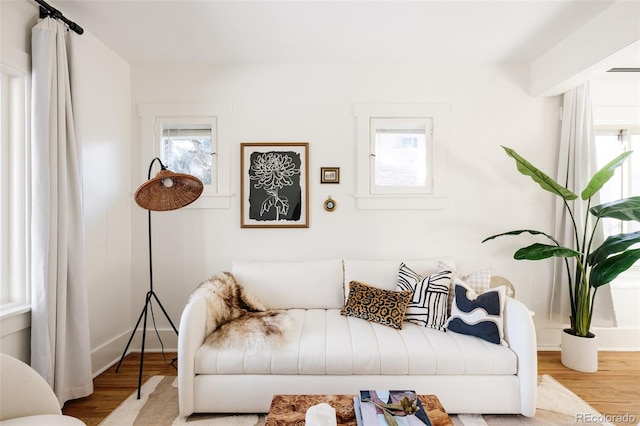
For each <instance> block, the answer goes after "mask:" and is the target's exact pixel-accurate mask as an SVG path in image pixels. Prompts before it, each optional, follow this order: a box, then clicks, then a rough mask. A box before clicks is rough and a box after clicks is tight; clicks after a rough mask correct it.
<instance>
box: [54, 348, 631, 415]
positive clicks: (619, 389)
mask: <svg viewBox="0 0 640 426" xmlns="http://www.w3.org/2000/svg"><path fill="white" fill-rule="evenodd" d="M175 356H176V354H175V353H170V354H166V355H165V358H164V359H163V356H162V355H161V354H158V353H147V354H145V356H144V369H143V383H144V381H146V380H147V379H148V378H149V377H151V376H153V375H165V376H169V375H176V374H177V371H176V369H175V368H174V367H173V366H171V365H168V364H169V363H170V362H171V360H172V359H173V358H174V357H175ZM139 360H140V355H139V354H131V355H129V356H128V357H127V358H126V359H125V360H124V362H123V364H122V366H121V367H120V371H119V372H118V373H116V372H115V366H112V367H111V368H109V369H108V370H107V371H105V372H104V373H103V374H101V375H100V376H98V377H96V379H95V380H94V393H93V395H91V396H89V397H87V398H82V399H78V400H74V401H69V402H67V403H66V404H65V406H64V408H63V412H64V413H65V414H68V415H70V416H74V417H78V418H80V419H82V420H83V421H84V422H85V423H86V424H87V425H89V426H92V425H98V424H99V423H100V422H101V421H102V420H103V419H104V418H105V417H106V416H107V415H108V414H109V413H110V412H111V411H113V410H114V409H115V408H116V407H117V406H118V405H119V404H120V403H121V402H122V401H124V400H125V399H126V398H127V397H128V396H129V395H131V394H132V393H133V392H135V391H136V390H137V388H138V371H139V370H138V369H139V365H140V364H139ZM538 373H539V374H550V375H551V376H553V378H554V379H556V380H557V381H558V382H560V383H562V384H563V385H564V386H565V387H567V388H569V389H570V390H571V391H573V392H574V393H575V394H576V395H578V396H579V397H581V398H582V399H584V400H585V401H587V402H588V403H589V404H590V405H591V406H592V407H594V408H595V409H596V410H598V411H599V412H600V413H602V414H605V415H607V416H610V417H614V416H621V418H622V416H625V415H627V417H629V416H633V417H634V418H635V422H633V423H632V424H633V425H636V424H637V423H638V422H640V352H600V354H599V365H598V372H597V373H580V372H577V371H573V370H570V369H568V368H566V367H564V366H563V365H562V364H561V363H560V353H559V352H538ZM615 423H616V424H618V425H624V424H629V423H623V422H615ZM123 426H125V425H123Z"/></svg>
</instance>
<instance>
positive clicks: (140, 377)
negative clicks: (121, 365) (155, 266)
mask: <svg viewBox="0 0 640 426" xmlns="http://www.w3.org/2000/svg"><path fill="white" fill-rule="evenodd" d="M152 294H153V292H151V291H150V292H148V293H147V297H146V299H147V301H146V303H145V305H144V306H145V309H144V327H142V351H141V352H140V372H139V373H138V399H140V390H141V388H142V365H143V364H144V343H145V342H146V340H147V306H149V304H150V303H151V295H152Z"/></svg>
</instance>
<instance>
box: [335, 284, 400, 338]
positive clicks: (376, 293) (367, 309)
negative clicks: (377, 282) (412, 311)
mask: <svg viewBox="0 0 640 426" xmlns="http://www.w3.org/2000/svg"><path fill="white" fill-rule="evenodd" d="M412 295H413V292H412V291H390V290H382V289H379V288H376V287H372V286H370V285H368V284H364V283H361V282H358V281H351V282H350V283H349V298H348V299H347V303H345V305H344V307H343V308H342V310H341V311H340V313H341V314H342V315H346V316H350V317H356V318H361V319H364V320H367V321H372V322H377V323H379V324H382V325H386V326H389V327H393V328H397V329H401V328H402V321H404V315H405V312H406V311H407V306H409V302H410V301H411V296H412Z"/></svg>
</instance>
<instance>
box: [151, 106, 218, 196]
mask: <svg viewBox="0 0 640 426" xmlns="http://www.w3.org/2000/svg"><path fill="white" fill-rule="evenodd" d="M215 122H216V119H215V117H206V118H202V119H198V118H195V119H191V120H189V119H186V118H173V119H165V118H159V119H157V120H156V137H158V138H159V139H160V140H159V144H160V150H159V151H160V159H161V160H162V162H163V163H164V165H165V166H167V167H168V168H169V169H170V170H172V171H174V172H176V173H186V174H189V175H193V176H195V177H197V178H198V179H200V180H201V181H202V183H203V184H204V187H205V190H204V194H205V195H215V194H216V193H217V190H216V189H217V185H218V182H217V177H216V176H214V171H216V170H217V168H218V167H217V166H218V165H217V162H216V161H215V159H216V158H217V154H216V150H215V147H216V139H215V135H216V129H215Z"/></svg>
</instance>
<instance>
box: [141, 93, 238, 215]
mask: <svg viewBox="0 0 640 426" xmlns="http://www.w3.org/2000/svg"><path fill="white" fill-rule="evenodd" d="M139 114H140V116H141V135H142V140H143V141H144V142H143V144H142V163H143V164H142V165H141V166H142V167H141V169H142V170H144V176H142V175H141V177H140V181H141V182H144V181H145V180H146V179H147V172H148V164H149V161H151V160H152V159H153V158H154V157H160V159H161V160H162V162H163V163H164V165H165V166H167V167H168V168H169V169H170V170H172V171H174V172H176V173H187V174H190V175H193V176H196V177H198V178H199V179H200V180H201V181H202V183H203V184H204V191H203V193H202V196H201V197H200V198H199V199H198V200H196V201H195V202H194V203H193V204H190V205H189V206H187V208H229V207H231V194H230V189H231V187H230V163H231V158H230V147H229V145H230V142H229V135H230V116H231V106H230V105H228V104H208V103H207V104H181V103H179V104H171V103H166V104H164V103H163V104H155V103H154V104H141V105H140V107H139ZM144 163H146V165H145V164H144Z"/></svg>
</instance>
